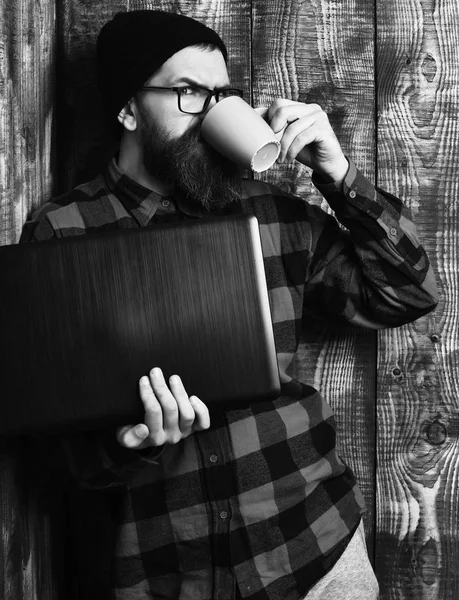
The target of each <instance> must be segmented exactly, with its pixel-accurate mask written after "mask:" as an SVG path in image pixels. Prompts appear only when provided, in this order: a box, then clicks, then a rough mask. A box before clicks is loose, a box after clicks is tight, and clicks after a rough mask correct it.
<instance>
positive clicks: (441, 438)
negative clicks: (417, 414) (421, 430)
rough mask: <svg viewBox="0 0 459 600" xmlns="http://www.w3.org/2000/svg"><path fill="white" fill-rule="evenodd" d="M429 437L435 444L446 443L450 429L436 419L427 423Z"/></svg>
mask: <svg viewBox="0 0 459 600" xmlns="http://www.w3.org/2000/svg"><path fill="white" fill-rule="evenodd" d="M426 434H427V439H428V440H429V442H430V443H431V444H433V445H434V446H440V445H441V444H444V443H445V441H446V437H447V435H448V431H447V429H446V427H445V425H443V423H440V421H434V422H433V423H430V424H429V425H427V428H426Z"/></svg>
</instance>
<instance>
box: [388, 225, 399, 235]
mask: <svg viewBox="0 0 459 600" xmlns="http://www.w3.org/2000/svg"><path fill="white" fill-rule="evenodd" d="M389 233H390V234H391V236H393V237H395V236H396V235H397V230H396V229H395V227H391V228H390V232H389Z"/></svg>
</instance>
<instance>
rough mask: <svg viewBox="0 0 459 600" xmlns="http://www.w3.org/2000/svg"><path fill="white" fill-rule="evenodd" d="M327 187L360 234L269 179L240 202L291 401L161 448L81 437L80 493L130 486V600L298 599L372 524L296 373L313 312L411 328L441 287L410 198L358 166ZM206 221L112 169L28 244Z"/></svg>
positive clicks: (320, 404) (122, 586) (240, 414)
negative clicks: (254, 237) (84, 488)
mask: <svg viewBox="0 0 459 600" xmlns="http://www.w3.org/2000/svg"><path fill="white" fill-rule="evenodd" d="M313 181H315V185H316V186H317V187H318V188H319V190H320V191H321V193H322V194H323V195H324V196H325V198H326V200H327V201H328V203H329V205H330V206H331V207H332V209H333V210H334V211H335V214H336V217H337V218H338V219H339V221H340V222H341V223H342V224H343V225H344V226H345V227H346V230H343V229H342V228H340V227H339V226H338V224H337V222H336V220H335V218H333V217H332V216H330V215H328V214H327V213H325V212H324V211H322V210H321V209H320V208H319V207H317V206H314V205H310V204H308V203H307V202H306V201H304V200H301V199H299V198H297V197H294V196H291V195H288V194H285V193H283V192H281V191H280V190H279V189H277V188H275V187H273V186H271V185H268V184H265V183H262V182H259V181H245V182H244V197H243V200H242V202H241V204H240V205H239V204H238V205H234V206H233V207H231V209H230V210H238V211H243V212H245V213H248V214H253V215H255V216H256V217H257V219H258V221H259V227H260V235H261V242H262V248H263V254H264V264H265V272H266V280H267V284H268V290H269V298H270V306H271V315H272V322H273V328H274V337H275V344H276V350H277V356H278V365H279V372H280V377H281V384H282V396H281V397H280V398H279V399H278V400H275V401H273V402H269V403H262V404H258V405H252V406H251V407H250V408H247V409H243V410H234V411H228V412H226V413H225V414H222V415H220V416H219V417H215V418H213V420H212V424H211V428H210V429H209V430H207V431H203V432H199V433H195V434H193V435H192V436H189V437H188V438H186V439H184V440H182V441H181V442H180V443H178V444H176V445H172V446H167V447H164V448H161V449H153V450H152V451H141V452H137V451H134V450H128V449H125V448H122V447H121V446H120V445H119V444H117V442H116V441H115V434H114V432H113V431H106V432H99V433H98V434H97V435H94V434H92V433H86V434H81V435H80V434H79V435H72V436H69V437H68V438H67V439H66V446H67V449H68V451H69V458H70V462H71V466H72V469H73V470H74V472H75V474H76V475H77V476H78V477H79V479H80V481H83V482H85V484H86V485H88V486H95V487H104V486H111V485H119V484H120V483H122V484H123V487H124V497H125V504H124V519H123V522H122V524H121V526H120V530H119V536H118V543H117V546H116V551H115V557H114V584H113V585H114V593H115V597H116V598H118V599H123V600H126V599H134V598H136V599H137V598H162V599H168V600H172V599H174V600H232V599H233V598H235V595H236V594H239V595H240V597H242V598H245V599H250V600H299V599H300V598H303V597H304V596H305V594H306V593H307V591H308V589H310V588H311V587H312V585H314V583H316V582H317V581H318V580H319V579H320V578H321V577H322V576H323V575H324V574H325V573H326V572H327V571H328V570H330V569H331V568H332V566H333V565H334V564H335V563H336V561H337V559H338V558H339V556H340V555H341V554H342V552H343V551H344V549H345V547H346V545H347V543H348V541H349V539H350V537H351V536H352V533H353V532H354V530H355V529H356V527H357V526H358V523H359V521H360V518H361V515H362V514H363V512H364V503H363V498H362V495H361V493H360V491H359V489H358V487H357V484H356V481H355V478H354V476H353V474H352V472H351V471H350V469H349V468H348V467H347V466H346V465H345V464H344V463H343V462H342V460H341V459H340V457H339V456H338V454H337V452H336V448H335V423H334V418H333V413H332V410H331V408H330V406H329V405H328V404H327V403H326V402H325V401H324V400H323V399H322V398H321V396H320V395H319V393H318V392H317V391H316V390H314V389H313V388H311V387H309V386H307V385H305V384H303V383H301V382H299V381H297V380H294V379H292V377H291V376H290V374H289V372H290V371H289V369H290V367H291V365H292V361H293V358H294V355H295V352H296V350H297V347H298V342H299V337H300V332H301V328H302V327H303V326H304V323H303V310H304V308H305V307H307V308H308V314H310V311H311V309H312V310H314V311H316V312H317V313H319V314H321V315H323V316H325V317H327V318H333V319H336V318H342V319H345V320H347V321H348V322H350V323H353V324H355V325H361V326H366V327H372V328H380V327H388V326H399V325H402V324H404V323H407V322H409V321H413V320H415V319H416V318H418V317H420V316H421V315H423V314H425V313H427V312H429V311H430V310H432V309H433V307H434V306H435V304H436V287H435V280H434V276H433V274H432V270H431V268H430V265H429V261H428V259H427V256H426V254H425V252H424V249H423V248H422V246H421V244H420V242H419V240H418V238H417V235H416V230H415V226H414V225H413V222H412V220H411V217H410V212H409V210H408V209H407V208H406V207H405V206H404V205H403V204H402V203H401V201H400V200H398V199H397V198H395V197H394V196H392V195H390V194H387V193H385V192H383V191H382V190H379V189H375V188H374V187H373V186H372V185H371V184H370V183H369V182H368V181H367V180H366V179H365V178H364V176H363V175H362V174H361V173H360V172H359V171H358V170H357V169H356V168H355V166H354V165H353V163H352V162H350V168H349V171H348V173H347V176H346V179H345V181H344V184H343V186H342V189H337V187H336V186H335V185H333V184H320V183H319V182H318V180H317V179H316V180H314V179H313ZM204 213H205V211H203V210H202V209H199V208H197V207H194V206H191V205H189V204H187V203H186V202H185V200H184V199H183V197H180V196H176V197H164V196H160V195H158V194H157V193H155V192H152V191H150V190H147V189H145V188H143V187H142V186H140V185H139V184H137V183H135V182H134V181H132V180H130V179H129V178H128V177H127V176H126V175H124V174H123V173H122V172H120V170H119V169H118V167H117V165H116V162H115V161H114V160H113V161H112V163H111V164H110V165H109V167H108V170H107V172H106V173H105V174H104V175H101V176H99V177H98V178H97V179H95V180H94V181H92V182H90V183H87V184H84V185H82V186H79V187H78V188H76V189H75V190H73V191H72V192H70V193H68V194H65V195H63V196H61V197H59V198H57V199H55V200H54V201H52V202H49V203H47V204H45V205H43V206H42V207H41V208H40V209H38V211H37V212H36V213H35V215H34V216H33V219H32V221H31V222H28V223H27V224H26V225H25V227H24V232H23V237H22V240H23V241H32V240H33V241H39V240H46V239H50V238H52V237H61V238H63V237H67V236H72V235H81V234H88V233H97V232H101V231H106V230H112V229H123V228H129V227H146V226H154V224H155V223H160V222H163V221H170V220H177V219H184V218H200V217H202V216H203V215H204ZM152 366H154V365H152ZM159 366H160V365H159ZM189 392H190V393H192V390H189ZM203 400H204V401H205V398H204V399H203Z"/></svg>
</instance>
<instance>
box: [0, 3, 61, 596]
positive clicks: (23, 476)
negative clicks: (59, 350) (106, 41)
mask: <svg viewBox="0 0 459 600" xmlns="http://www.w3.org/2000/svg"><path fill="white" fill-rule="evenodd" d="M54 25H55V10H54V3H53V2H29V3H27V2H14V1H13V0H4V1H3V2H2V3H1V4H0V245H4V244H11V243H15V242H17V241H18V239H19V235H20V232H21V229H22V225H23V223H24V221H25V220H26V217H27V215H28V214H29V212H30V210H31V209H32V208H33V207H36V206H38V205H39V204H41V203H42V202H44V201H45V200H46V199H47V198H48V197H49V196H50V194H51V189H52V185H53V177H52V169H51V167H52V162H53V153H52V126H53V118H54V96H53V83H54V71H55V28H54ZM0 279H1V274H0ZM0 285H1V284H0ZM2 401H3V402H12V401H14V399H12V398H2ZM24 449H25V442H24V443H22V442H21V441H18V442H11V441H10V442H6V441H5V440H0V597H1V598H4V599H5V600H18V599H19V598H21V599H22V598H24V599H27V600H29V599H30V600H34V599H37V600H39V599H41V598H47V599H48V598H49V600H53V599H54V598H56V593H57V584H56V580H55V578H54V572H53V568H52V567H51V565H52V564H53V562H54V559H53V556H52V544H51V537H52V535H51V523H50V518H49V504H48V503H47V501H46V498H47V496H46V493H45V492H44V490H43V489H42V488H40V487H39V486H38V487H37V486H34V485H32V484H31V477H30V469H29V466H30V463H31V462H32V461H33V459H34V458H36V457H34V453H33V450H32V448H29V449H30V450H31V454H30V455H29V456H28V457H26V456H25V455H24ZM28 465H29V466H28Z"/></svg>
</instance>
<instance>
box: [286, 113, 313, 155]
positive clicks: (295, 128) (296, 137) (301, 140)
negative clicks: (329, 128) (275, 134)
mask: <svg viewBox="0 0 459 600" xmlns="http://www.w3.org/2000/svg"><path fill="white" fill-rule="evenodd" d="M314 125H315V119H314V117H313V116H308V117H303V118H301V119H297V120H296V121H294V122H293V123H290V124H289V126H288V127H287V128H286V129H285V130H284V133H283V135H282V139H281V151H280V154H279V158H278V161H279V162H284V161H285V160H293V159H294V158H295V157H296V154H295V155H293V153H294V151H295V150H297V149H298V152H300V150H301V149H302V148H304V146H305V145H306V144H310V143H312V142H313V141H314V138H315V133H316V129H315V127H314ZM300 144H302V145H300ZM298 152H297V154H298Z"/></svg>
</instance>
